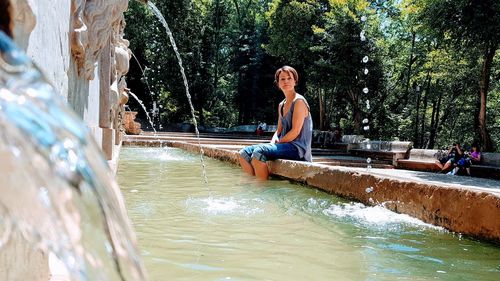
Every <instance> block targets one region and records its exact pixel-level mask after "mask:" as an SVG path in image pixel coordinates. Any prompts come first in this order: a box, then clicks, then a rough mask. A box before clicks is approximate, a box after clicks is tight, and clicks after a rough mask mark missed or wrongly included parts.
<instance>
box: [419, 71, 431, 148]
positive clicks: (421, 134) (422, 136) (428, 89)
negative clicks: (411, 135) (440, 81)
mask: <svg viewBox="0 0 500 281" xmlns="http://www.w3.org/2000/svg"><path fill="white" fill-rule="evenodd" d="M430 93H431V71H430V70H429V72H428V73H427V85H426V87H425V92H424V96H423V100H424V106H423V110H422V128H421V130H420V146H421V147H422V148H425V147H426V145H425V144H424V135H425V115H426V113H427V101H428V99H429V95H430Z"/></svg>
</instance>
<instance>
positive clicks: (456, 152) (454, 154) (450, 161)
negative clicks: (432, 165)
mask: <svg viewBox="0 0 500 281" xmlns="http://www.w3.org/2000/svg"><path fill="white" fill-rule="evenodd" d="M463 154H464V152H463V151H462V147H461V146H460V143H454V144H453V145H452V146H451V147H450V149H449V150H448V153H447V154H446V156H444V157H442V158H441V159H439V160H436V165H437V166H438V167H439V168H440V169H441V173H444V172H446V171H447V170H448V169H449V168H451V167H454V166H455V165H456V164H457V162H458V160H460V159H461V158H462V157H463Z"/></svg>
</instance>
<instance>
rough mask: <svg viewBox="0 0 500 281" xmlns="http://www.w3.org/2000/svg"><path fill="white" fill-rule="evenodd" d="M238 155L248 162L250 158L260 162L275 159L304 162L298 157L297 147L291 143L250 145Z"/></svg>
mask: <svg viewBox="0 0 500 281" xmlns="http://www.w3.org/2000/svg"><path fill="white" fill-rule="evenodd" d="M240 155H241V156H242V157H243V158H245V160H247V161H248V162H251V161H252V158H255V159H257V160H259V161H262V162H266V161H268V160H276V159H288V160H304V159H303V158H301V157H300V156H299V150H298V149H297V147H295V145H293V144H291V143H277V144H270V143H265V144H256V145H251V146H247V147H245V148H243V149H242V150H240Z"/></svg>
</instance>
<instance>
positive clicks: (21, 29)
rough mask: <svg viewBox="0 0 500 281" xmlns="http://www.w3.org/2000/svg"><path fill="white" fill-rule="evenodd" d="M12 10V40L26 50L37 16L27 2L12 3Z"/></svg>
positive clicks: (22, 0)
mask: <svg viewBox="0 0 500 281" xmlns="http://www.w3.org/2000/svg"><path fill="white" fill-rule="evenodd" d="M2 2H4V1H2ZM7 2H8V1H7ZM10 8H11V11H10V16H11V28H12V38H14V41H15V42H16V43H17V44H18V45H19V46H20V47H21V48H23V49H24V50H26V48H28V42H29V38H30V35H31V32H32V31H33V29H34V28H35V25H36V18H35V15H34V14H33V11H32V10H31V7H30V5H29V3H28V1H27V0H17V1H11V7H10Z"/></svg>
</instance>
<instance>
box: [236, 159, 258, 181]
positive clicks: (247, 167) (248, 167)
mask: <svg viewBox="0 0 500 281" xmlns="http://www.w3.org/2000/svg"><path fill="white" fill-rule="evenodd" d="M238 160H239V161H240V165H241V168H242V169H243V171H245V173H247V174H249V175H251V176H255V171H254V169H253V167H252V165H250V163H248V162H247V160H246V159H245V158H243V156H241V155H238Z"/></svg>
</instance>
